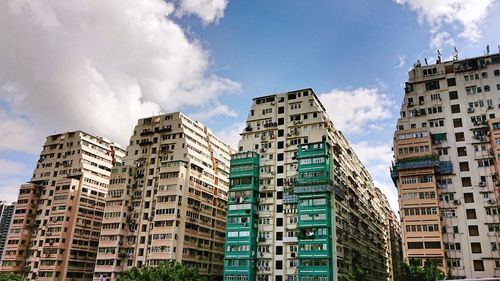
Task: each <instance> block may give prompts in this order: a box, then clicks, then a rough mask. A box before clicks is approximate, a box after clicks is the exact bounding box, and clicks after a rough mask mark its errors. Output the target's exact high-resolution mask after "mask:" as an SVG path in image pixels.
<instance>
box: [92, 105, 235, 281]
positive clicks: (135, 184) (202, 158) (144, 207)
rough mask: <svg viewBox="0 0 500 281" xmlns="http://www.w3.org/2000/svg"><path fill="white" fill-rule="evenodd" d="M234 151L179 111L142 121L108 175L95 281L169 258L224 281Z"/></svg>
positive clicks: (117, 275) (114, 277)
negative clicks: (122, 158) (223, 272)
mask: <svg viewBox="0 0 500 281" xmlns="http://www.w3.org/2000/svg"><path fill="white" fill-rule="evenodd" d="M231 152H232V150H231V148H230V146H229V145H228V144H226V143H225V142H223V141H222V140H220V139H219V138H218V137H216V136H215V135H214V134H213V133H212V132H211V131H210V129H208V128H207V127H205V126H203V125H202V124H200V123H199V122H197V121H193V120H191V119H190V118H188V117H187V116H185V115H184V114H182V113H172V114H163V115H159V116H153V117H150V118H144V119H140V120H139V122H138V124H137V126H136V127H135V129H134V133H133V135H132V137H131V138H130V143H129V146H128V148H127V155H126V156H125V157H124V161H123V163H117V165H115V167H114V168H113V171H112V175H111V185H110V188H109V193H108V197H107V203H106V208H105V211H104V222H103V226H102V232H101V236H100V241H99V248H98V254H97V262H96V268H95V275H94V280H101V278H102V277H103V276H106V277H107V278H108V280H116V279H117V277H119V276H120V275H121V273H122V272H123V271H125V270H127V269H130V268H132V267H134V266H136V267H139V268H140V267H143V266H154V265H157V264H159V263H160V262H162V261H167V260H175V261H179V262H182V263H183V264H185V265H188V266H191V267H195V268H197V269H199V272H200V273H201V274H202V275H206V276H209V277H211V278H213V279H216V278H217V276H219V277H220V276H222V269H223V253H224V248H223V247H224V237H225V232H224V230H225V224H226V210H227V190H228V176H229V160H230V155H231Z"/></svg>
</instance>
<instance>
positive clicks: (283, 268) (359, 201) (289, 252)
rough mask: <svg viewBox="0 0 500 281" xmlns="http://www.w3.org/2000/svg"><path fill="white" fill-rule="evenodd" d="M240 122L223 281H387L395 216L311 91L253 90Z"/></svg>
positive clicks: (233, 170) (388, 278)
mask: <svg viewBox="0 0 500 281" xmlns="http://www.w3.org/2000/svg"><path fill="white" fill-rule="evenodd" d="M246 123H247V127H246V128H245V129H244V131H243V132H242V133H241V140H240V142H239V147H238V151H239V153H238V154H235V155H234V156H233V159H232V161H231V163H232V164H231V165H232V166H231V176H230V178H231V186H230V194H229V196H230V198H231V200H230V204H229V218H228V225H227V238H226V252H225V268H224V280H227V281H230V280H245V281H246V280H249V281H254V280H258V281H271V280H277V281H282V280H286V281H296V280H300V281H304V280H325V281H326V280H328V281H329V280H342V279H341V278H342V277H345V276H347V275H348V274H353V275H356V272H364V273H366V274H367V276H369V280H391V269H390V268H389V267H390V265H391V264H392V262H389V260H391V259H392V256H391V251H390V247H389V244H390V243H389V241H390V239H391V238H390V235H389V233H390V232H389V231H388V224H389V219H388V218H387V216H390V217H391V218H392V221H393V219H394V214H392V215H388V214H389V213H390V209H389V206H388V203H387V200H386V199H385V197H384V196H383V195H382V194H381V193H380V191H379V190H378V189H377V188H376V187H375V186H374V184H373V181H372V178H371V176H370V175H369V173H368V171H367V170H366V169H365V168H364V166H363V164H362V163H361V162H360V160H359V159H358V157H357V156H356V154H355V152H354V151H353V149H352V148H351V146H350V145H349V143H348V141H347V140H346V138H345V137H344V136H343V134H342V133H341V132H340V131H339V130H337V129H336V128H335V127H334V125H333V123H332V121H331V120H330V119H329V117H328V116H327V113H326V110H325V108H324V107H323V105H322V104H321V102H320V101H319V99H318V98H317V96H316V94H315V93H314V92H313V91H312V89H302V90H297V91H291V92H286V93H279V94H274V95H269V96H262V97H257V98H254V99H253V103H252V105H251V109H250V112H249V115H248V118H247V121H246ZM233 165H235V166H234V167H233ZM254 166H255V167H254ZM250 183H251V184H250ZM388 212H389V213H388ZM249 214H251V215H249ZM242 222H244V223H242ZM248 222H250V223H248ZM253 222H254V223H253Z"/></svg>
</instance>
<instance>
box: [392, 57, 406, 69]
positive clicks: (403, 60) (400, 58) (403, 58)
mask: <svg viewBox="0 0 500 281" xmlns="http://www.w3.org/2000/svg"><path fill="white" fill-rule="evenodd" d="M398 61H399V62H398V64H397V65H395V66H394V68H402V67H403V66H405V62H406V57H405V56H398Z"/></svg>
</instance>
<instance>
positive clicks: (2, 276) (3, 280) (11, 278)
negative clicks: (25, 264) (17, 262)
mask: <svg viewBox="0 0 500 281" xmlns="http://www.w3.org/2000/svg"><path fill="white" fill-rule="evenodd" d="M24 280H25V279H24V277H23V276H21V275H19V274H15V273H0V281H24Z"/></svg>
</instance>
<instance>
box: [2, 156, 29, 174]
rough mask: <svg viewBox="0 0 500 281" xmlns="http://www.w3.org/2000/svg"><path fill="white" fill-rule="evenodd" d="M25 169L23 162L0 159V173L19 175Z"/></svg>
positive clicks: (24, 171)
mask: <svg viewBox="0 0 500 281" xmlns="http://www.w3.org/2000/svg"><path fill="white" fill-rule="evenodd" d="M27 171H28V168H27V167H26V165H24V164H23V163H20V162H16V161H12V160H7V159H0V175H20V174H22V173H26V172H27Z"/></svg>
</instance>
